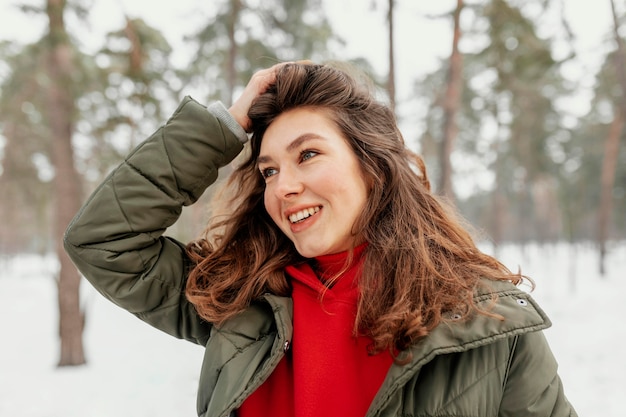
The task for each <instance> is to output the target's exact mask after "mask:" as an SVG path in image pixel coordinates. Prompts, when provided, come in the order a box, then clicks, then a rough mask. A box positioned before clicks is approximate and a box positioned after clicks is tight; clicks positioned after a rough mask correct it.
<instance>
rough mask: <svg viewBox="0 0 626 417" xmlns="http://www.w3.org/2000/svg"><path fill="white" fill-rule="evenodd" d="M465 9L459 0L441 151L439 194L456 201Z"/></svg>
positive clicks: (455, 16) (446, 94) (461, 0)
mask: <svg viewBox="0 0 626 417" xmlns="http://www.w3.org/2000/svg"><path fill="white" fill-rule="evenodd" d="M462 8H463V0H457V6H456V10H455V11H454V36H453V37H452V53H451V54H450V64H449V65H450V67H449V70H448V85H447V88H446V93H445V97H444V103H443V107H444V125H443V138H442V140H441V150H440V154H439V157H440V177H439V193H440V194H441V195H443V196H445V197H447V198H448V199H449V200H450V201H453V200H454V191H453V189H452V162H451V160H450V156H451V154H452V149H453V148H454V140H455V139H456V135H457V133H458V126H457V122H456V116H457V113H458V110H459V106H460V103H461V89H462V86H463V84H462V78H461V77H462V67H463V56H462V55H461V53H460V52H459V40H460V39H461V26H460V16H461V9H462Z"/></svg>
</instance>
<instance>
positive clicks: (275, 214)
mask: <svg viewBox="0 0 626 417" xmlns="http://www.w3.org/2000/svg"><path fill="white" fill-rule="evenodd" d="M263 204H264V205H265V211H267V214H269V215H270V217H271V218H272V220H274V223H276V224H277V225H279V226H280V223H279V220H280V217H281V216H280V205H279V204H278V201H277V200H276V198H273V197H272V193H271V192H270V191H269V190H268V189H267V188H266V189H265V192H264V193H263Z"/></svg>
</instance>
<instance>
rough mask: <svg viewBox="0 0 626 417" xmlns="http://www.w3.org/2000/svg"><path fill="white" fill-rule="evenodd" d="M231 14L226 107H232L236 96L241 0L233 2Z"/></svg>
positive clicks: (232, 0) (233, 0)
mask: <svg viewBox="0 0 626 417" xmlns="http://www.w3.org/2000/svg"><path fill="white" fill-rule="evenodd" d="M230 4H231V14H230V19H229V21H228V40H229V41H230V50H229V51H228V59H227V61H226V66H227V67H226V78H227V80H228V91H227V92H226V97H224V100H226V101H225V102H224V105H226V107H230V105H231V104H232V102H233V95H234V94H235V84H236V83H237V68H235V63H236V61H237V40H236V39H235V32H236V31H237V21H238V20H239V13H240V12H241V0H231V2H230Z"/></svg>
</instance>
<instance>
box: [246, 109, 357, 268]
mask: <svg viewBox="0 0 626 417" xmlns="http://www.w3.org/2000/svg"><path fill="white" fill-rule="evenodd" d="M257 162H258V167H259V170H260V171H261V174H262V175H263V177H264V178H265V208H266V210H267V212H268V213H269V215H270V216H271V217H272V219H273V220H274V222H275V223H276V225H277V226H278V227H279V228H280V229H281V230H282V231H283V233H285V235H287V237H289V239H291V241H292V242H293V243H294V245H295V247H296V249H297V250H298V252H299V253H300V254H301V255H302V256H304V257H307V258H312V257H315V256H320V255H326V254H332V253H337V252H341V251H345V250H348V249H349V248H350V247H351V246H353V245H354V244H355V243H356V244H359V243H361V242H359V241H356V242H355V239H357V238H358V237H355V236H353V235H352V226H353V225H354V223H355V221H356V219H357V217H358V216H359V215H360V213H361V212H362V210H363V208H364V206H365V203H366V199H367V195H368V187H367V184H366V181H365V179H364V177H363V174H362V170H361V167H360V164H359V161H358V159H357V157H356V155H355V154H354V152H353V151H352V149H351V148H350V146H349V145H348V143H347V141H346V139H345V138H344V136H343V135H342V133H341V132H340V131H339V129H338V128H337V126H336V125H335V124H334V123H333V122H332V121H331V119H330V118H329V117H328V116H327V115H326V114H325V113H324V111H322V110H319V109H311V108H298V109H293V110H289V111H287V112H285V113H282V114H281V115H279V116H278V117H277V118H276V119H275V120H274V121H273V122H272V124H270V126H269V127H268V128H267V130H266V131H265V135H264V136H263V141H262V142H261V149H260V154H259V158H258V160H257Z"/></svg>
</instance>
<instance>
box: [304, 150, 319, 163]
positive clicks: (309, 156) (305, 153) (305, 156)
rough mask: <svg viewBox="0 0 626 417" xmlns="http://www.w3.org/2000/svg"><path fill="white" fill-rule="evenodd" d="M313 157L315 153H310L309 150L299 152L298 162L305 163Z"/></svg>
mask: <svg viewBox="0 0 626 417" xmlns="http://www.w3.org/2000/svg"><path fill="white" fill-rule="evenodd" d="M315 155H317V152H315V151H311V150H306V151H302V152H300V160H301V161H306V160H307V159H311V158H313V157H314V156H315Z"/></svg>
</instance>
